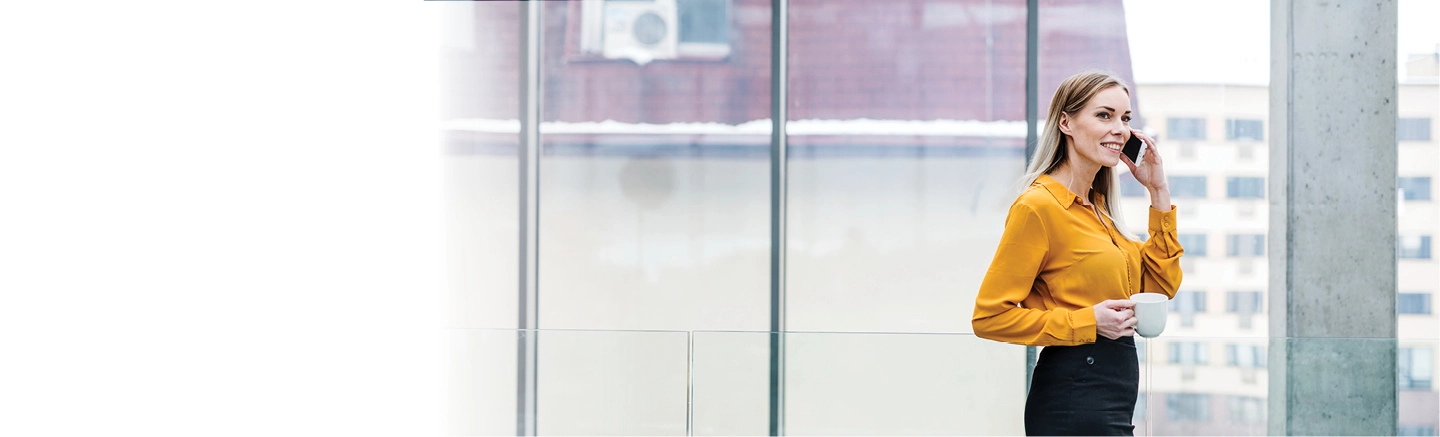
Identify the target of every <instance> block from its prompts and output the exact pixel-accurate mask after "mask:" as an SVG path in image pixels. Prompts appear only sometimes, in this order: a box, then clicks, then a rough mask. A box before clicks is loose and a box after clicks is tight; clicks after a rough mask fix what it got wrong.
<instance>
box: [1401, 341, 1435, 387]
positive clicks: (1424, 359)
mask: <svg viewBox="0 0 1440 437" xmlns="http://www.w3.org/2000/svg"><path fill="white" fill-rule="evenodd" d="M1432 353H1433V352H1432V351H1431V350H1430V348H1428V347H1402V348H1400V361H1399V362H1398V363H1396V364H1397V366H1396V368H1397V370H1399V372H1400V379H1399V381H1400V389H1401V390H1429V389H1430V372H1431V365H1430V364H1431V358H1432V355H1431V354H1432Z"/></svg>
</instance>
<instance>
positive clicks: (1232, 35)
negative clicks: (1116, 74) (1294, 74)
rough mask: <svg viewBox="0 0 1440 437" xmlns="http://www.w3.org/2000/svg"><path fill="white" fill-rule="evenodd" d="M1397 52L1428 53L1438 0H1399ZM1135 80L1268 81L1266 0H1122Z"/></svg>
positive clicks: (1438, 41)
mask: <svg viewBox="0 0 1440 437" xmlns="http://www.w3.org/2000/svg"><path fill="white" fill-rule="evenodd" d="M1399 7H1400V13H1399V20H1400V22H1399V25H1398V26H1397V27H1398V38H1397V39H1398V41H1397V43H1398V49H1399V53H1398V55H1399V59H1401V60H1403V59H1405V56H1406V55H1407V54H1410V53H1435V52H1436V51H1437V45H1440V26H1437V25H1435V23H1436V22H1437V20H1440V1H1437V0H1400V5H1399ZM1125 15H1126V17H1125V23H1126V26H1127V30H1128V31H1129V36H1130V58H1131V64H1132V65H1133V67H1134V72H1135V81H1136V82H1138V83H1217V82H1219V83H1232V84H1247V85H1264V84H1268V83H1269V82H1270V77H1269V75H1270V1H1268V0H1205V1H1195V0H1190V1H1176V0H1125Z"/></svg>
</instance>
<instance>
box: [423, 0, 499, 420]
mask: <svg viewBox="0 0 1440 437" xmlns="http://www.w3.org/2000/svg"><path fill="white" fill-rule="evenodd" d="M431 6H432V7H434V8H435V9H436V10H437V14H438V17H439V19H440V24H441V37H442V39H441V41H440V42H441V51H440V55H441V58H440V62H441V64H442V65H441V67H442V68H441V71H442V72H443V74H444V76H443V77H442V82H441V87H442V88H441V89H442V92H441V96H442V100H441V104H442V106H441V108H440V113H441V117H442V119H441V123H442V124H441V126H442V129H443V131H442V132H441V138H442V139H443V141H444V142H443V144H442V145H441V146H442V147H441V151H440V153H441V157H442V158H441V165H442V167H441V171H442V172H443V181H444V182H443V183H444V186H443V190H444V191H443V199H444V202H445V203H444V217H445V235H446V237H445V250H446V256H445V260H446V263H447V266H448V268H447V269H446V274H447V280H446V281H445V282H446V284H447V286H446V288H445V289H444V292H443V295H442V296H443V302H444V306H443V308H444V313H443V318H442V321H441V323H442V324H443V326H445V327H447V328H515V327H516V324H517V319H518V317H517V316H518V312H517V311H516V310H515V308H516V300H517V299H516V295H517V293H516V289H517V288H518V285H517V284H518V280H519V277H518V275H517V273H516V272H517V269H518V266H517V260H518V255H517V254H518V244H519V239H518V238H517V235H518V225H517V220H516V217H517V216H518V203H519V193H518V183H517V178H518V175H519V173H518V160H517V155H516V151H517V150H518V145H519V139H518V134H519V131H520V122H519V115H518V113H519V93H518V92H517V91H516V87H515V84H516V83H518V77H517V71H518V62H519V52H518V50H519V49H518V43H517V42H516V41H518V35H519V14H518V11H519V8H518V7H516V4H514V3H504V2H443V3H436V4H433V5H431ZM449 334H450V341H449V342H448V343H447V344H446V346H447V347H446V353H447V354H448V355H447V358H448V359H447V360H446V361H445V362H446V373H445V382H446V383H445V390H446V394H445V396H446V398H445V399H446V402H445V407H446V409H445V412H446V414H445V419H444V424H445V430H446V431H445V432H446V434H447V435H477V434H513V433H514V432H515V405H516V401H515V399H516V396H515V394H516V392H515V382H514V380H515V374H516V368H515V366H516V347H515V344H516V334H515V333H514V332H513V331H512V332H500V333H495V332H474V331H451V332H449ZM477 411H485V412H487V414H475V412H477Z"/></svg>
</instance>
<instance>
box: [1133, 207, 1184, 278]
mask: <svg viewBox="0 0 1440 437" xmlns="http://www.w3.org/2000/svg"><path fill="white" fill-rule="evenodd" d="M1149 210H1150V238H1149V239H1148V240H1145V243H1144V245H1142V246H1141V247H1140V266H1141V268H1140V281H1141V282H1140V284H1141V286H1142V287H1143V288H1141V289H1140V291H1142V292H1146V293H1164V294H1165V295H1166V296H1170V297H1171V298H1174V297H1175V292H1176V291H1177V290H1178V289H1179V288H1180V279H1181V276H1182V275H1181V272H1180V255H1184V254H1185V249H1184V248H1182V247H1180V238H1179V237H1178V236H1177V235H1176V233H1175V206H1174V205H1171V206H1170V210H1169V211H1163V212H1162V211H1160V210H1157V209H1155V208H1149Z"/></svg>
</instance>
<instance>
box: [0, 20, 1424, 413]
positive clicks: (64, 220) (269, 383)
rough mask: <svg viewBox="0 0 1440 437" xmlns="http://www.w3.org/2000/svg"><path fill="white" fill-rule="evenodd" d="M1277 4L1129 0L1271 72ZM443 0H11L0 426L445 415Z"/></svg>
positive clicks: (1, 30) (6, 47) (1165, 41)
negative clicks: (1271, 21) (1269, 15)
mask: <svg viewBox="0 0 1440 437" xmlns="http://www.w3.org/2000/svg"><path fill="white" fill-rule="evenodd" d="M1437 3H1440V1H1430V0H1402V1H1401V23H1400V44H1401V47H1402V49H1404V50H1410V51H1423V50H1428V49H1429V48H1430V47H1433V46H1434V44H1435V43H1436V42H1440V38H1437V35H1436V32H1440V26H1434V25H1433V21H1431V22H1426V21H1423V20H1426V19H1427V18H1428V19H1430V20H1433V18H1434V17H1437V16H1440V11H1437V7H1440V6H1437ZM1217 4H1220V5H1223V7H1217V6H1215V5H1217ZM1268 4H1269V2H1268V1H1264V0H1246V1H1237V0H1229V1H1226V2H1220V1H1208V0H1207V1H1203V2H1202V1H1192V2H1176V1H1158V0H1144V1H1142V0H1129V1H1127V2H1126V6H1127V10H1128V11H1129V12H1128V13H1129V17H1128V19H1129V21H1130V23H1131V27H1130V29H1131V38H1132V39H1131V41H1132V42H1131V46H1132V50H1133V54H1132V55H1133V58H1134V59H1135V74H1136V79H1137V81H1138V82H1142V83H1144V82H1156V81H1195V80H1225V81H1236V82H1246V81H1250V82H1257V81H1258V82H1262V83H1263V82H1264V81H1265V80H1266V73H1265V68H1266V66H1265V61H1266V59H1267V57H1268V51H1267V50H1268V49H1267V48H1266V47H1267V43H1266V39H1267V38H1268V21H1267V19H1266V18H1265V15H1266V7H1267V6H1268ZM445 7H448V5H446V4H443V3H434V2H419V1H382V2H353V1H345V0H308V1H303V2H296V1H289V0H256V1H245V2H228V3H224V2H195V1H144V0H141V1H127V2H114V1H98V0H76V1H66V2H43V1H29V2H14V1H12V2H3V4H0V59H4V67H3V68H0V299H3V301H0V351H3V359H0V387H4V389H3V390H0V435H36V434H52V433H54V434H85V435H116V434H128V433H132V432H135V431H139V430H143V431H144V432H145V434H146V435H195V434H204V435H217V434H223V435H272V434H277V433H280V434H287V435H434V434H438V433H439V432H440V420H441V419H440V413H439V411H441V406H442V402H441V401H442V396H443V390H442V387H441V381H440V377H439V376H438V375H439V373H440V372H439V369H440V366H441V356H442V351H443V348H442V338H443V337H442V330H441V327H440V326H439V316H440V314H441V312H440V308H441V302H440V298H439V294H440V293H439V291H438V290H439V289H440V287H441V286H442V282H441V278H442V277H443V276H444V275H443V262H442V258H441V255H442V251H441V246H440V244H439V242H440V241H441V240H440V239H441V235H440V230H439V229H440V228H441V226H440V224H441V223H442V219H441V217H442V216H441V213H440V211H441V207H440V204H441V203H440V200H439V196H440V192H441V187H442V181H441V179H440V176H439V174H440V173H441V171H440V169H441V168H442V167H441V165H440V162H439V156H438V155H439V154H438V150H439V148H438V147H437V144H438V139H437V136H436V126H437V125H438V120H436V116H437V113H436V108H437V107H438V104H437V95H438V94H437V93H438V90H437V88H436V87H437V82H438V78H439V77H440V73H439V71H438V64H439V63H438V62H437V59H438V50H437V47H438V43H437V41H438V35H437V34H436V31H435V29H437V28H438V25H437V23H436V21H437V20H436V17H437V13H438V11H439V10H440V8H445ZM1217 23H1223V25H1219V24H1217ZM1219 30H1223V32H1221V31H1219ZM80 418H83V420H82V419H80Z"/></svg>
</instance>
